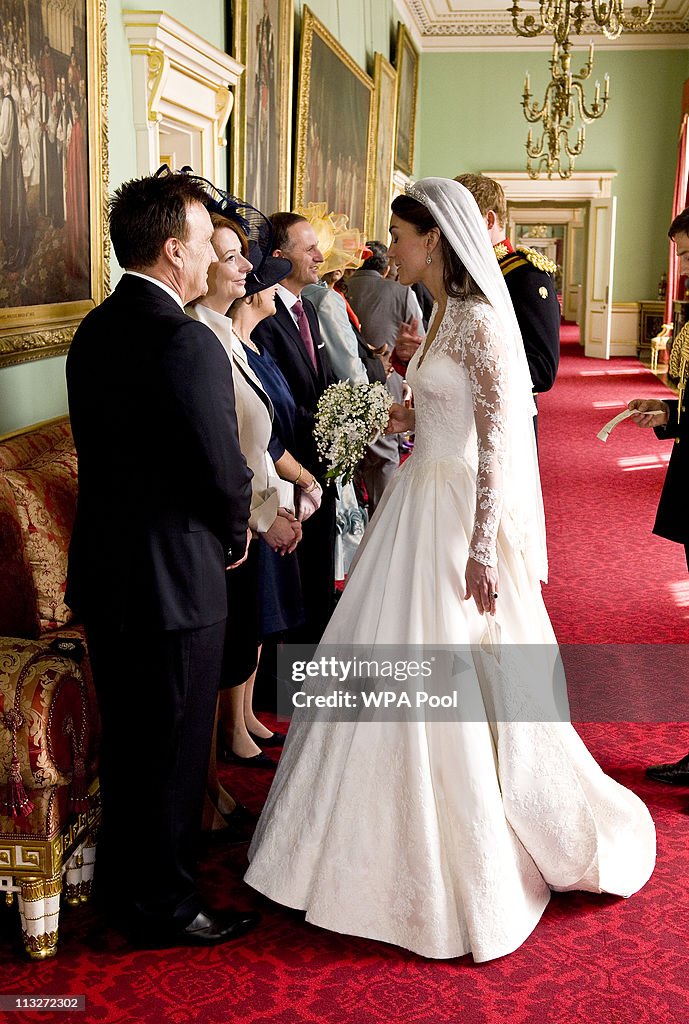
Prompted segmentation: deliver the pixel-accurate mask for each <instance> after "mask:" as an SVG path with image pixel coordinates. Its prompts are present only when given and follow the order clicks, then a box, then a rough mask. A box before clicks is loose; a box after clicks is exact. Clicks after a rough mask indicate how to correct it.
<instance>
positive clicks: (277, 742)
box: [249, 729, 287, 747]
mask: <svg viewBox="0 0 689 1024" xmlns="http://www.w3.org/2000/svg"><path fill="white" fill-rule="evenodd" d="M249 736H251V738H252V740H255V742H256V743H258V745H259V746H261V747H281V746H282V744H283V743H284V742H285V740H286V739H287V736H286V735H285V733H284V732H274V733H273V734H272V735H271V736H269V737H268V739H266V738H265V737H264V736H257V735H256V733H255V732H251V730H250V729H249Z"/></svg>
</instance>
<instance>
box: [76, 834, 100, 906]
mask: <svg viewBox="0 0 689 1024" xmlns="http://www.w3.org/2000/svg"><path fill="white" fill-rule="evenodd" d="M81 852H82V855H83V858H84V866H83V868H82V872H81V887H80V891H79V900H80V901H81V903H87V902H88V900H89V899H90V898H91V888H92V885H93V872H94V869H95V866H96V847H95V846H84V847H83V849H82V851H81Z"/></svg>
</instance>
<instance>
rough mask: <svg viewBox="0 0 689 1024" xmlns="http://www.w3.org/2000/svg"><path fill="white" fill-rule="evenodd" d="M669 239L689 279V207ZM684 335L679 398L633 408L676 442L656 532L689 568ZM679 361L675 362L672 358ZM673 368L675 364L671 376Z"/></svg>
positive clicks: (685, 779)
mask: <svg viewBox="0 0 689 1024" xmlns="http://www.w3.org/2000/svg"><path fill="white" fill-rule="evenodd" d="M668 235H669V237H670V238H671V239H672V241H673V242H674V243H675V248H676V250H677V258H678V261H679V273H680V276H685V277H687V276H689V207H687V209H686V210H683V211H682V213H680V214H678V216H677V217H675V219H674V220H673V222H672V224H671V225H670V230H669V231H668ZM683 334H684V332H683V331H682V332H680V334H679V335H678V336H677V338H676V339H675V341H674V344H673V352H672V356H671V363H675V364H676V367H677V378H678V394H679V398H678V399H675V400H670V401H669V402H664V401H661V400H660V399H657V398H634V399H632V401H631V402H630V403H629V406H628V408H629V409H634V410H636V415H635V416H632V422H634V423H636V424H638V426H640V427H653V428H654V430H655V433H656V435H657V437H659V438H660V439H661V440H666V439H669V438H674V439H675V443H674V445H673V446H672V455H671V456H670V463H669V465H668V467H667V475H666V476H665V482H664V484H663V490H662V493H661V495H660V503H659V505H658V511H657V513H656V521H655V525H654V527H653V532H654V533H655V534H657V535H658V536H659V537H666V538H667V539H668V540H672V541H675V543H677V544H682V545H683V546H684V551H685V554H686V558H687V567H689V517H688V516H687V499H686V493H687V487H688V486H689V421H688V420H689V418H688V417H687V410H686V400H685V391H686V385H687V375H688V372H689V358H687V357H688V356H689V351H687V350H688V349H689V342H688V341H687V340H686V338H683V337H682V335H683ZM672 357H675V358H672ZM672 370H673V367H672V365H671V367H670V372H671V373H672ZM646 774H647V775H648V777H649V778H650V779H655V781H656V782H668V783H670V784H671V785H675V786H689V754H686V755H685V756H684V757H682V758H680V759H679V761H675V762H673V763H670V764H656V765H653V766H652V767H650V768H647V769H646Z"/></svg>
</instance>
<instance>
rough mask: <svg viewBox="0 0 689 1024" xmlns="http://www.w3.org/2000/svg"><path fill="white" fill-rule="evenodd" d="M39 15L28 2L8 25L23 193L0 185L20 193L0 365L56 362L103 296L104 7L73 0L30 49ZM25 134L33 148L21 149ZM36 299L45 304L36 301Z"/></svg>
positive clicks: (3, 236)
mask: <svg viewBox="0 0 689 1024" xmlns="http://www.w3.org/2000/svg"><path fill="white" fill-rule="evenodd" d="M34 8H35V11H34V10H33V9H34ZM41 9H42V4H41V0H28V3H27V4H25V5H24V15H23V19H22V18H18V19H17V22H22V25H21V26H19V25H17V26H15V31H17V32H18V33H19V34H23V38H24V39H25V40H26V46H25V47H24V48H23V51H22V52H21V53H20V52H19V51H17V57H16V63H17V65H18V66H17V69H16V70H15V72H14V73H15V75H16V79H17V87H18V89H19V95H20V103H19V115H18V116H17V115H16V111H17V104H16V100H15V99H13V108H14V111H15V116H17V120H18V123H19V140H20V141H19V166H20V167H21V168H22V172H23V178H24V191H23V193H22V192H21V187H20V186H19V184H18V181H17V180H16V179H15V181H14V183H12V182H11V179H8V178H5V179H3V182H2V183H0V187H2V188H4V187H6V186H7V187H8V188H9V189H10V190H12V191H13V195H20V198H21V195H23V200H22V202H21V203H20V205H19V207H18V208H19V210H20V218H21V219H22V230H21V231H20V232H16V231H15V232H14V233H13V230H12V227H11V225H9V224H7V225H6V224H0V263H2V264H3V266H2V267H0V367H4V366H13V365H16V364H18V363H24V362H29V361H32V360H36V359H44V358H48V357H51V356H57V355H62V354H64V353H65V352H66V351H67V350H68V348H69V345H70V343H71V340H72V337H73V335H74V332H75V330H76V328H77V326H78V325H79V323H80V321H81V320H82V318H83V317H84V315H85V314H86V313H87V312H88V311H89V310H90V309H93V307H94V306H96V305H98V303H100V302H102V301H103V299H104V298H105V296H106V294H107V293H108V291H109V288H110V265H109V260H110V241H109V234H108V229H107V199H108V140H107V103H108V88H107V63H106V55H107V50H106V0H75V2H74V3H73V5H72V7H71V9H69V10H67V9H66V8H65V10H64V11H63V10H62V9H61V11H60V13H61V15H64V24H63V23H62V22H59V23H57V22H55V21H53V23H51V25H50V26H49V27H48V28H47V29H46V30H45V31H46V35H45V36H44V38H43V40H42V41H41V44H40V45H39V44H38V43H37V44H35V45H34V46H32V45H31V30H32V29H33V30H34V31H35V26H36V24H41ZM27 15H28V17H27ZM25 21H29V22H30V28H27V26H26V25H25V24H23V22H25ZM70 33H71V34H70ZM65 39H67V40H68V41H69V43H70V44H71V52H70V54H69V55H68V54H67V53H65V52H64V49H60V48H58V45H57V44H58V43H60V45H61V46H62V47H64V48H65V49H66V46H67V45H68V44H67V43H66V42H65ZM37 83H38V84H37ZM25 90H26V91H27V96H29V97H30V99H29V100H28V101H27V102H26V103H24V102H23V98H24V91H25ZM51 90H52V95H51V96H49V95H48V93H49V91H51ZM12 95H13V96H14V95H15V94H14V93H12ZM5 100H6V97H5V96H3V99H2V102H5ZM49 108H50V112H49ZM30 116H33V117H34V124H33V125H29V118H30ZM43 119H45V120H43ZM84 121H85V122H86V124H84ZM31 129H33V130H34V131H35V133H36V134H35V137H34V138H35V141H34V144H33V145H32V146H30V145H29V144H27V142H26V139H27V137H28V133H29V131H30V130H31ZM44 136H45V138H46V140H47V142H45V143H44V142H43V137H44ZM22 139H24V145H23V146H22ZM65 140H67V144H65ZM48 143H49V144H50V148H49V147H48ZM53 145H54V146H55V149H53V148H52V147H53ZM60 146H61V149H60V148H59V147H60ZM30 157H31V158H35V164H34V165H32V166H30V164H31V159H30ZM60 160H62V166H61V167H60V163H59V161H60ZM27 172H28V173H27ZM8 182H9V184H8ZM27 182H28V186H29V187H28V189H27V187H26V183H27ZM17 190H19V191H17ZM60 190H62V193H61V192H60ZM1 200H2V196H1V195H0V202H1ZM60 204H62V212H60ZM0 219H1V218H0ZM61 222H62V223H61ZM17 239H21V242H18V241H17ZM43 295H45V296H46V297H47V298H49V301H45V302H38V301H36V300H37V299H38V298H39V297H41V296H43ZM27 298H29V299H31V300H32V301H26V299H27ZM23 300H24V301H23Z"/></svg>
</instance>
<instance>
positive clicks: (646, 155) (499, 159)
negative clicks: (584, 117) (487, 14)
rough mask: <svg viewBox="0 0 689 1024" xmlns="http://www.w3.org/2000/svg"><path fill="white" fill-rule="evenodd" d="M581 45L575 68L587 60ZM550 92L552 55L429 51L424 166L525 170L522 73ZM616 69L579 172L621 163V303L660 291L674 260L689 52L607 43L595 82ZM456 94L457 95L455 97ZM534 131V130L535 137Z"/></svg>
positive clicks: (451, 170)
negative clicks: (670, 250) (671, 247)
mask: <svg viewBox="0 0 689 1024" xmlns="http://www.w3.org/2000/svg"><path fill="white" fill-rule="evenodd" d="M579 52H581V54H582V57H585V50H582V51H577V50H575V51H574V59H573V60H572V68H573V69H574V70H575V71H576V70H578V68H579V67H580V66H581V63H583V59H582V61H579V60H578V59H577V54H578V53H579ZM526 70H528V71H529V72H530V74H531V91H532V93H533V94H534V96H537V97H539V99H540V98H541V97H542V95H543V92H544V90H545V85H546V83H547V81H548V79H549V73H548V67H547V55H546V54H545V53H533V52H532V53H506V54H493V53H487V54H480V53H469V54H425V55H424V56H423V58H422V61H421V80H422V89H421V103H420V107H421V112H420V118H419V128H418V131H419V153H420V161H419V168H418V170H419V174H420V175H433V174H438V175H442V176H445V175H447V176H448V177H454V175H455V174H459V173H460V172H462V171H482V170H491V171H523V170H525V169H526V157H525V153H524V143H525V141H526V135H527V131H528V128H529V125H528V124H527V122H526V120H525V119H524V115H523V112H522V108H521V93H522V89H523V82H524V72H525V71H526ZM605 72H608V73H609V74H610V95H611V99H610V106H609V108H608V111H607V113H606V114H605V116H604V117H603V118H602V119H601V120H600V121H597V122H593V123H592V124H591V125H589V126H588V127H587V129H586V146H585V148H584V152H583V153H582V155H581V156H580V157H579V158H578V160H577V161H576V170H578V171H592V170H601V171H617V172H618V175H617V177H616V178H615V179H614V183H613V192H614V194H615V195H616V196H617V203H618V205H617V238H616V249H615V291H614V298H615V300H616V301H618V302H633V301H636V300H638V299H647V298H654V297H655V295H656V289H657V284H658V278H659V276H660V274H661V272H662V270H663V269H664V268H665V267H666V265H667V244H668V243H667V238H666V232H667V228H668V224H669V221H670V216H671V209H672V196H673V190H674V179H675V165H676V160H677V133H678V129H679V123H680V110H681V97H682V85H683V83H684V81H685V79H686V78H687V77H689V53H688V52H687V51H685V50H670V51H667V50H666V51H643V52H642V51H628V50H600V51H599V52H598V53H596V54H595V57H594V74H593V75H592V79H589V82H588V83H586V88H585V94H586V95H587V96H588V97H589V99H591V98H592V95H593V81H595V78H596V77H598V78H600V80H601V82H602V79H603V75H604V73H605ZM448 97H451V102H448ZM535 134H536V132H535V131H534V135H535Z"/></svg>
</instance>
